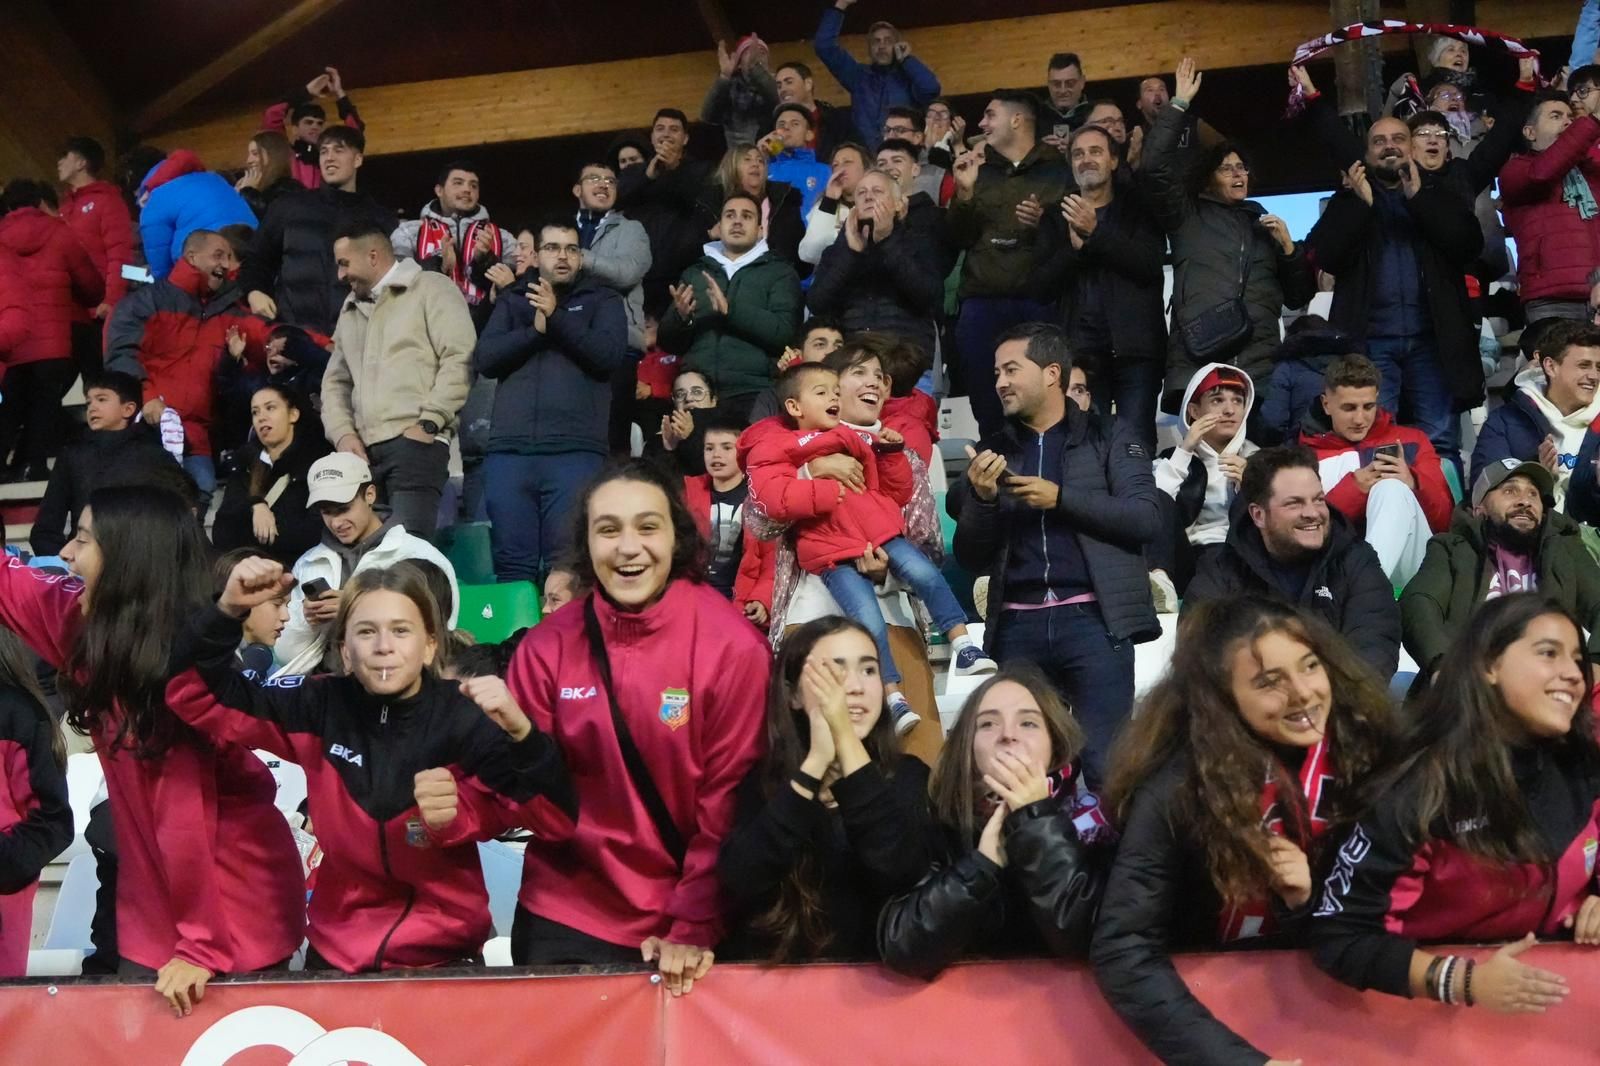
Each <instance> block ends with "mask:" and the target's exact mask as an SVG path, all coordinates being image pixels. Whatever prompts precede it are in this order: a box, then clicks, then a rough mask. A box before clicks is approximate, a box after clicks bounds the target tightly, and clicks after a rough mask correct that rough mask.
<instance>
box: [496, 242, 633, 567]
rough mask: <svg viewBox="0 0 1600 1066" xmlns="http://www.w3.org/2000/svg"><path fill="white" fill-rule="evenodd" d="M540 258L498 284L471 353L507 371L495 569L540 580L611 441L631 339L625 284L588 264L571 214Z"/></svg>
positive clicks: (501, 400) (500, 412)
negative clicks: (615, 388) (615, 393)
mask: <svg viewBox="0 0 1600 1066" xmlns="http://www.w3.org/2000/svg"><path fill="white" fill-rule="evenodd" d="M535 246H536V250H537V255H538V269H537V270H536V271H533V270H530V271H529V272H527V273H526V274H524V275H523V276H522V278H521V279H519V280H518V281H517V283H516V284H514V285H512V286H511V287H510V288H508V289H506V290H505V291H504V292H502V293H501V294H500V299H499V302H498V303H497V304H496V305H495V309H494V314H493V315H491V316H490V318H489V324H488V325H487V326H486V327H484V330H483V336H482V337H480V338H478V346H477V348H476V349H475V350H474V352H473V354H472V365H473V369H474V370H475V371H477V372H478V373H479V374H484V375H486V376H488V377H491V378H494V379H495V380H496V381H498V382H499V385H498V386H497V387H496V389H495V394H494V413H493V415H492V417H491V421H490V429H489V443H488V447H487V452H488V454H487V456H486V457H485V458H484V466H483V469H484V488H485V492H486V494H487V498H488V504H489V520H490V522H491V523H493V525H492V528H491V529H490V537H491V539H492V542H493V546H494V569H495V576H496V577H498V578H499V579H500V580H501V581H534V582H538V581H540V580H542V577H543V575H544V573H545V571H546V570H547V569H548V567H549V566H550V564H552V563H553V562H554V561H555V560H556V559H557V558H558V557H559V556H560V555H561V553H562V552H563V551H565V550H566V547H567V539H568V534H569V532H570V526H571V516H572V508H573V507H574V506H575V505H576V504H577V502H578V496H579V494H580V493H581V492H582V490H583V486H584V485H585V484H586V483H587V482H588V480H589V478H590V477H591V476H592V475H593V474H594V473H595V472H596V471H597V470H599V469H600V465H601V463H602V462H604V460H605V457H606V454H607V451H608V448H609V442H608V427H609V419H610V416H611V395H612V394H611V375H612V373H613V372H614V371H615V370H616V369H617V367H619V366H621V365H622V361H623V359H624V358H626V356H627V350H628V313H627V310H626V307H625V305H624V304H623V300H622V297H621V296H620V295H618V293H617V292H616V290H615V289H612V288H610V287H608V286H605V285H602V284H600V283H599V282H597V281H594V280H592V279H591V278H590V277H589V276H588V275H587V274H584V273H581V272H580V271H579V269H578V262H579V258H580V256H581V254H582V251H581V249H580V247H579V238H578V227H577V225H576V224H575V223H574V222H573V221H572V219H571V218H570V216H566V217H561V218H559V219H555V220H552V221H550V222H547V223H545V224H544V225H542V226H540V227H539V228H538V230H537V231H536V234H535Z"/></svg>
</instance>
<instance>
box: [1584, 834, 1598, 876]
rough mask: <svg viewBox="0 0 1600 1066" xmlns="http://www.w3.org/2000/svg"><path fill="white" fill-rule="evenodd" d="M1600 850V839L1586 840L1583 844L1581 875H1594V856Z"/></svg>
mask: <svg viewBox="0 0 1600 1066" xmlns="http://www.w3.org/2000/svg"><path fill="white" fill-rule="evenodd" d="M1597 850H1600V841H1594V840H1588V841H1585V842H1584V845H1583V876H1584V877H1592V876H1594V856H1595V852H1596V851H1597Z"/></svg>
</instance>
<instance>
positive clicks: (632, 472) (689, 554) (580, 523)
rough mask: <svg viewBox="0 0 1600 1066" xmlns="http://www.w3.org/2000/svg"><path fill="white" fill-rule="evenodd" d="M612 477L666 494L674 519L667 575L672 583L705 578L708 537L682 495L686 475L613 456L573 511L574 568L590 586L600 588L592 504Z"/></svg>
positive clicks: (651, 464)
mask: <svg viewBox="0 0 1600 1066" xmlns="http://www.w3.org/2000/svg"><path fill="white" fill-rule="evenodd" d="M613 481H637V482H639V483H640V484H643V485H652V486H654V487H655V488H658V489H660V490H661V491H662V493H663V494H665V496H666V497H667V510H668V512H669V515H670V517H671V519H672V569H671V571H670V572H669V573H668V575H667V581H668V583H669V584H670V583H671V582H673V581H677V580H679V579H680V578H687V579H688V580H690V581H704V580H705V565H704V560H705V554H706V541H705V538H704V537H702V536H701V535H700V527H699V526H698V525H696V524H695V520H694V514H693V513H692V512H690V510H689V505H688V504H687V503H685V502H684V499H683V479H682V478H680V477H676V476H674V475H671V474H668V473H667V472H666V471H664V470H663V469H661V467H660V466H659V465H657V464H656V463H653V462H651V461H650V460H648V459H613V460H611V461H610V462H608V463H607V464H606V465H605V466H603V467H601V468H600V472H599V473H598V474H596V475H595V476H594V480H593V481H591V482H589V487H588V488H586V489H584V490H583V499H582V500H580V501H578V506H577V509H576V511H575V513H574V515H573V527H572V569H573V572H574V573H576V574H577V575H578V577H579V579H580V580H581V581H582V582H583V583H584V584H585V585H587V586H589V587H590V588H595V589H598V588H599V585H600V582H599V579H598V578H596V577H595V572H594V557H593V556H591V555H590V554H589V504H590V503H591V502H593V500H594V494H595V492H596V491H598V490H599V488H600V487H601V486H602V485H609V484H611V482H613Z"/></svg>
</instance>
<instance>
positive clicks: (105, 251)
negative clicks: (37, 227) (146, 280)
mask: <svg viewBox="0 0 1600 1066" xmlns="http://www.w3.org/2000/svg"><path fill="white" fill-rule="evenodd" d="M61 217H62V218H64V219H66V221H67V226H68V227H69V228H70V229H71V230H72V233H73V235H74V236H76V237H77V238H78V243H79V244H81V245H83V248H84V251H86V252H88V253H89V258H90V259H92V260H94V265H95V269H96V270H98V271H100V274H101V276H103V277H104V278H105V283H106V292H105V296H104V297H102V299H103V300H104V302H105V303H108V304H111V305H112V306H113V307H114V306H116V303H117V301H118V300H120V299H122V297H123V295H124V294H125V293H127V291H128V282H127V280H126V279H125V278H123V276H122V268H123V266H124V265H126V264H128V263H131V262H133V216H132V215H131V214H129V213H128V205H127V203H126V202H125V201H124V200H123V199H122V192H121V190H119V189H118V188H117V187H116V186H115V185H113V184H111V183H110V182H109V181H91V182H90V183H89V184H87V185H85V186H83V187H81V188H77V189H67V190H66V191H65V192H64V193H62V196H61ZM79 310H80V312H81V314H80V315H79V316H78V318H77V320H78V321H80V322H87V321H88V320H89V310H90V309H89V308H86V307H85V308H79Z"/></svg>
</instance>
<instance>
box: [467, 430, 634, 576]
mask: <svg viewBox="0 0 1600 1066" xmlns="http://www.w3.org/2000/svg"><path fill="white" fill-rule="evenodd" d="M604 462H605V456H603V455H600V454H598V453H595V452H566V453H563V454H560V455H510V454H506V453H503V452H492V453H490V454H489V455H486V456H484V459H483V488H484V493H485V495H486V496H487V497H488V503H489V522H490V523H491V525H490V527H489V543H490V545H491V547H492V548H493V551H494V573H495V577H496V578H498V579H499V580H501V581H532V582H534V583H536V584H537V583H538V581H539V580H540V578H541V577H542V576H543V575H544V574H545V573H546V572H547V571H548V570H549V568H550V564H552V563H554V562H555V561H556V560H557V559H558V558H560V556H561V553H562V552H564V551H566V550H567V546H568V545H569V544H571V542H572V512H573V509H574V508H576V507H577V505H578V500H579V499H580V498H581V497H582V495H583V490H584V489H585V488H587V487H588V484H589V479H590V478H592V477H594V475H595V474H596V473H597V472H598V471H599V469H600V466H601V464H603V463H604Z"/></svg>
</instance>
